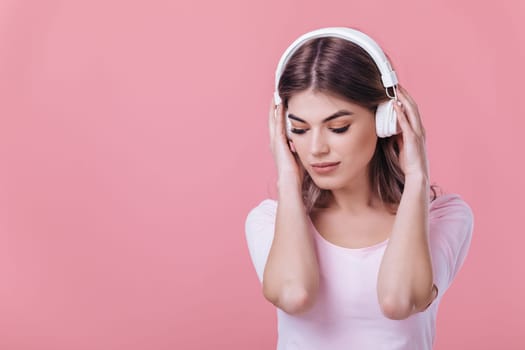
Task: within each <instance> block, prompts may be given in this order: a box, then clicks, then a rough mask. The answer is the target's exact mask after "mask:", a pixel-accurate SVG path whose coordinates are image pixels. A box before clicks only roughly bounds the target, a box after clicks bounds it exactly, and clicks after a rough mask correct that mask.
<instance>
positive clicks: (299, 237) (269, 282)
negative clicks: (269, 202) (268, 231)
mask: <svg viewBox="0 0 525 350" xmlns="http://www.w3.org/2000/svg"><path fill="white" fill-rule="evenodd" d="M300 193H301V192H300V189H299V188H298V186H296V185H294V184H292V183H289V184H281V185H280V186H279V199H278V206H277V214H276V215H277V216H276V223H275V233H274V239H273V243H272V247H271V248H270V253H269V255H268V260H267V262H266V267H265V270H264V277H263V293H264V296H265V297H266V299H268V300H269V301H270V302H272V303H273V304H274V305H275V306H277V307H279V308H280V309H282V310H284V311H286V312H288V313H291V314H293V313H301V312H303V311H306V310H307V309H308V308H309V307H310V306H311V305H312V304H313V302H314V301H315V298H316V295H317V289H318V285H319V268H318V263H317V256H316V253H315V248H314V242H313V237H312V235H311V234H310V232H309V231H308V224H307V217H306V212H305V208H304V205H303V203H302V199H301V194H300Z"/></svg>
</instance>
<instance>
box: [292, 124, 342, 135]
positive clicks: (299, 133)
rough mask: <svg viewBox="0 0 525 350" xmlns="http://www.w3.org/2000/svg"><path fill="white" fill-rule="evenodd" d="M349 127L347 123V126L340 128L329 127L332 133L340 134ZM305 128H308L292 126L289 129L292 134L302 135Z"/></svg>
mask: <svg viewBox="0 0 525 350" xmlns="http://www.w3.org/2000/svg"><path fill="white" fill-rule="evenodd" d="M349 127H350V125H347V126H343V127H342V128H335V129H330V130H332V131H333V132H334V133H336V134H342V133H344V132H345V131H346V130H348V128H349ZM306 130H308V129H296V128H292V129H291V131H292V132H293V133H294V134H298V135H302V134H304V133H305V132H306Z"/></svg>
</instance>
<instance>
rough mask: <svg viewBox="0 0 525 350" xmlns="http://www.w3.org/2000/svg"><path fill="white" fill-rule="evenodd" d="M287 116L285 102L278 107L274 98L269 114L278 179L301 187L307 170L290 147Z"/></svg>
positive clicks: (280, 181)
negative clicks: (287, 135) (287, 134)
mask: <svg viewBox="0 0 525 350" xmlns="http://www.w3.org/2000/svg"><path fill="white" fill-rule="evenodd" d="M285 118H286V115H285V113H284V108H283V104H282V103H281V104H279V105H278V106H277V108H276V107H275V103H274V101H273V98H272V101H271V103H270V115H269V129H270V148H271V151H272V155H273V158H274V161H275V165H276V167H277V174H278V180H277V181H278V184H283V183H290V182H291V183H296V184H297V185H298V186H299V188H301V186H302V183H303V178H304V172H305V170H304V167H303V166H302V164H301V162H300V160H299V158H298V156H297V153H292V151H291V149H290V146H289V143H291V141H289V140H288V139H287V137H286V120H285Z"/></svg>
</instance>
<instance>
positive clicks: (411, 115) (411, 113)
mask: <svg viewBox="0 0 525 350" xmlns="http://www.w3.org/2000/svg"><path fill="white" fill-rule="evenodd" d="M397 97H398V99H399V101H401V103H402V104H403V107H404V110H405V112H406V117H407V119H408V121H409V123H410V125H412V129H413V130H414V132H415V133H416V134H417V135H422V134H423V131H422V129H423V126H422V123H421V118H420V116H419V111H418V109H417V105H416V104H415V103H414V101H413V100H411V99H410V98H409V97H408V96H407V94H406V93H405V92H404V89H403V88H400V89H399V91H398V94H397Z"/></svg>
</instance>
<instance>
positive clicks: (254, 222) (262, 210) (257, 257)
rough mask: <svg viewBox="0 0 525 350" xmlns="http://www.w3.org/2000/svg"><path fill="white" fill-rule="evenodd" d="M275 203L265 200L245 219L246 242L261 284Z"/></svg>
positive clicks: (273, 226)
mask: <svg viewBox="0 0 525 350" xmlns="http://www.w3.org/2000/svg"><path fill="white" fill-rule="evenodd" d="M276 213H277V201H275V200H272V199H265V200H263V201H262V202H261V203H260V204H259V205H257V206H256V207H255V208H253V209H252V210H251V211H250V212H249V213H248V216H247V217H246V223H245V233H246V242H247V244H248V250H249V252H250V257H251V259H252V263H253V265H254V267H255V271H256V273H257V277H258V278H259V281H260V282H261V283H262V281H263V274H264V267H265V265H266V260H267V259H268V254H269V253H270V248H271V246H272V241H273V234H274V229H275V216H276Z"/></svg>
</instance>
